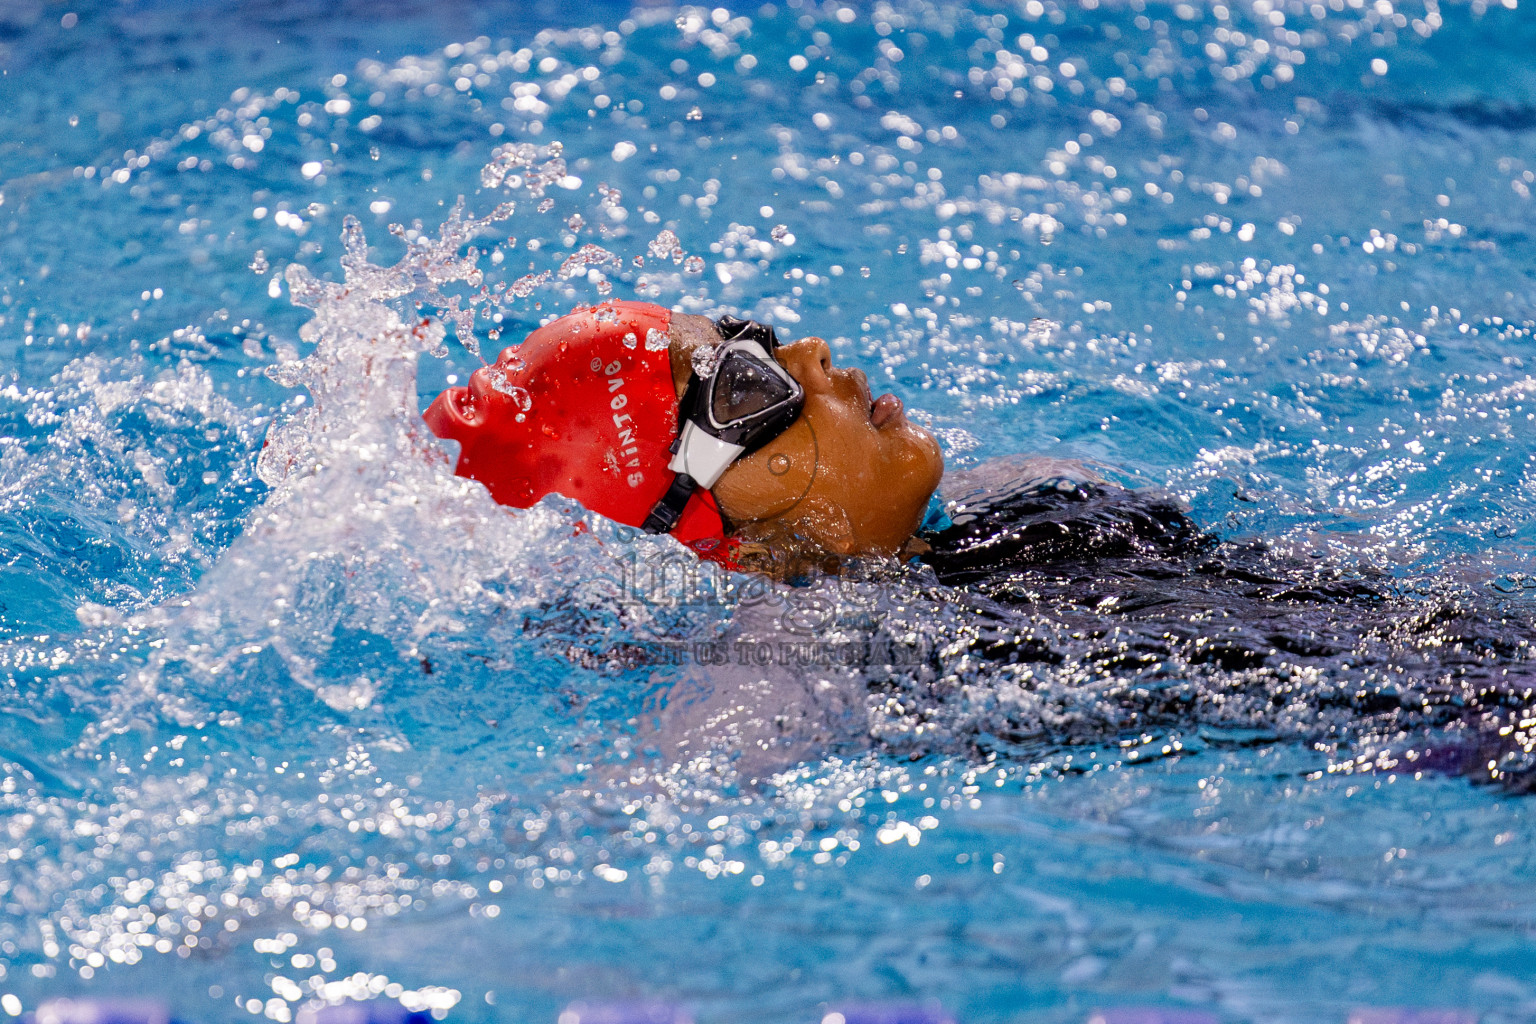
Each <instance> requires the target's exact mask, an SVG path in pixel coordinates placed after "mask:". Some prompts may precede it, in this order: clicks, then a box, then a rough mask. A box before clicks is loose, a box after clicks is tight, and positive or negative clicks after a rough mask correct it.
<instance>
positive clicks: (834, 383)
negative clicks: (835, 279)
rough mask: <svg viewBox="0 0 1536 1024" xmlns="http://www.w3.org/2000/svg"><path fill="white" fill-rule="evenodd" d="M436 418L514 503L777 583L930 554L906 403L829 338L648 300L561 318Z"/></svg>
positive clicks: (926, 493) (921, 453)
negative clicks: (568, 508)
mask: <svg viewBox="0 0 1536 1024" xmlns="http://www.w3.org/2000/svg"><path fill="white" fill-rule="evenodd" d="M425 418H426V422H427V425H428V426H429V427H430V428H431V430H432V431H433V433H435V434H436V435H437V436H438V437H442V438H447V439H451V440H454V441H457V442H458V443H459V445H460V455H459V461H458V464H457V467H456V472H457V473H458V474H459V475H461V476H466V477H471V478H473V479H476V480H479V481H480V482H481V483H483V484H485V486H486V487H487V488H488V489H489V490H490V492H491V495H492V497H494V498H495V499H496V500H497V501H498V502H500V503H502V504H505V505H511V506H516V507H519V508H527V507H529V506H531V505H532V504H533V503H534V502H536V501H538V500H539V499H540V498H543V497H544V496H545V495H548V494H554V493H557V494H562V495H565V496H566V497H568V498H573V499H575V500H576V501H579V502H580V503H581V504H582V505H584V506H585V507H586V508H588V509H589V510H591V511H593V512H596V513H598V514H600V515H603V516H606V517H608V518H609V519H613V520H615V521H617V522H620V523H624V524H627V525H629V526H634V527H639V528H641V529H644V530H646V531H647V532H649V533H670V534H671V535H672V536H673V537H675V538H676V539H677V540H679V541H680V542H682V543H683V544H685V545H687V546H688V547H690V548H692V549H693V550H695V551H696V552H698V553H699V554H700V555H701V556H703V557H705V558H709V559H711V560H713V561H717V562H720V563H721V564H724V565H727V566H732V567H738V568H754V569H761V570H763V571H767V572H770V573H772V574H773V575H778V576H783V575H787V574H790V573H792V572H797V571H801V570H803V569H805V568H809V567H820V568H823V569H827V570H831V571H835V570H836V568H837V567H838V565H839V564H840V563H841V562H842V561H843V560H845V559H847V558H850V557H854V556H860V555H873V556H894V555H898V554H902V553H904V552H908V551H912V550H915V549H914V547H913V538H914V535H915V534H916V533H917V531H918V528H919V526H920V525H921V524H922V522H923V519H924V516H925V513H926V511H927V509H928V507H929V501H930V499H931V498H932V496H933V494H934V491H935V490H936V489H937V487H938V484H939V479H940V477H941V476H942V475H943V472H944V462H943V458H942V457H941V455H940V454H939V446H938V443H937V442H936V441H935V440H934V438H933V436H932V435H931V434H929V433H928V432H927V431H925V430H923V429H922V428H921V427H918V426H916V425H914V424H913V423H911V422H910V421H909V420H908V419H907V417H906V412H905V409H904V407H903V405H902V402H901V399H899V398H897V397H896V396H895V395H890V394H886V395H881V396H879V397H878V398H876V397H874V396H873V395H872V394H871V392H870V388H869V381H868V379H867V378H866V377H865V375H864V373H863V372H862V371H860V370H856V369H844V368H839V367H835V366H834V365H833V364H832V358H831V353H830V351H829V350H828V347H827V343H826V342H825V341H823V340H822V339H820V338H816V337H807V338H802V339H800V340H798V341H795V342H792V343H790V344H782V343H780V341H779V340H778V337H777V336H776V334H775V333H774V330H773V328H771V327H768V326H766V325H764V324H760V323H756V322H754V321H750V320H739V319H736V318H735V317H730V316H724V317H721V318H720V319H718V320H710V319H708V318H706V317H702V316H693V315H689V314H686V313H676V312H672V311H670V310H668V309H666V308H664V307H661V306H656V305H652V304H650V303H643V302H631V301H623V300H614V301H609V302H604V303H602V304H600V305H598V306H596V307H594V308H590V309H583V310H577V311H575V312H572V313H570V314H568V315H566V316H563V317H560V318H559V319H557V320H554V321H552V322H550V323H548V324H545V325H544V326H542V327H540V328H538V329H537V330H535V331H533V332H532V333H531V334H530V335H529V336H528V337H527V339H526V340H524V341H523V343H522V344H520V345H516V346H513V347H511V348H508V349H506V350H505V351H504V352H502V354H501V356H500V357H499V358H498V359H497V361H496V362H495V363H494V364H492V365H490V366H486V367H483V368H481V369H479V370H476V371H475V372H474V374H473V375H471V377H470V382H469V385H468V386H467V387H455V388H449V389H448V390H447V391H445V392H443V393H442V394H441V395H439V396H438V397H437V399H436V400H435V401H433V403H432V405H431V406H430V407H429V408H428V409H427V412H426V414H425Z"/></svg>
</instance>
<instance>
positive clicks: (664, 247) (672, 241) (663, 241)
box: [650, 229, 678, 260]
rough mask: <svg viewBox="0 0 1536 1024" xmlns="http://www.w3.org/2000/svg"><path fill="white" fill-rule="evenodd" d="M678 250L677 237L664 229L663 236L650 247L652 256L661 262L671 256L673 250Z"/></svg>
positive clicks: (654, 240)
mask: <svg viewBox="0 0 1536 1024" xmlns="http://www.w3.org/2000/svg"><path fill="white" fill-rule="evenodd" d="M676 248H678V244H677V235H675V234H673V233H672V231H670V230H668V229H663V230H662V232H661V234H659V235H657V236H656V237H655V239H653V240H652V241H651V245H650V250H651V255H652V256H654V257H656V258H657V259H659V260H664V259H666V258H667V257H669V256H671V255H672V250H674V249H676Z"/></svg>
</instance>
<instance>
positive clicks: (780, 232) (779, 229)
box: [768, 224, 789, 242]
mask: <svg viewBox="0 0 1536 1024" xmlns="http://www.w3.org/2000/svg"><path fill="white" fill-rule="evenodd" d="M768 234H769V236H770V237H772V238H773V240H774V241H775V242H782V241H784V239H785V237H786V236H788V235H789V227H788V225H785V224H775V225H774V226H773V230H772V231H770V232H768Z"/></svg>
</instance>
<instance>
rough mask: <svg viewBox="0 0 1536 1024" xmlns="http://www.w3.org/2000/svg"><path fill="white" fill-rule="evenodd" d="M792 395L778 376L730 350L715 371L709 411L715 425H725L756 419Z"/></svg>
mask: <svg viewBox="0 0 1536 1024" xmlns="http://www.w3.org/2000/svg"><path fill="white" fill-rule="evenodd" d="M793 396H794V392H793V391H792V390H791V389H790V386H789V384H788V383H786V382H785V381H784V379H783V378H782V377H780V376H778V375H777V374H775V373H773V372H772V371H771V370H769V369H768V368H767V367H766V366H764V365H763V364H762V363H760V362H758V361H757V360H756V359H753V358H751V357H750V356H748V355H747V354H746V353H744V352H741V351H732V352H727V353H726V355H725V358H724V359H722V360H721V361H720V365H719V366H718V367H717V368H716V370H715V380H714V388H713V389H712V393H711V395H710V412H711V414H712V415H713V417H714V421H715V422H716V423H718V424H720V425H722V426H725V425H727V424H733V423H740V422H742V421H744V420H750V419H752V418H753V417H756V416H760V415H762V414H763V413H765V412H767V411H769V410H770V409H774V408H776V407H779V406H782V405H784V404H785V403H787V402H789V401H790V399H791V398H792V397H793ZM797 411H798V410H797Z"/></svg>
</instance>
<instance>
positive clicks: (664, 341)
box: [645, 327, 672, 352]
mask: <svg viewBox="0 0 1536 1024" xmlns="http://www.w3.org/2000/svg"><path fill="white" fill-rule="evenodd" d="M671 345H672V339H671V338H669V337H668V336H667V335H666V333H665V332H664V331H658V330H657V329H656V328H654V327H652V328H651V329H650V330H648V331H646V332H645V350H646V351H647V352H665V351H666V350H667V349H668V348H670V347H671Z"/></svg>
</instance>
